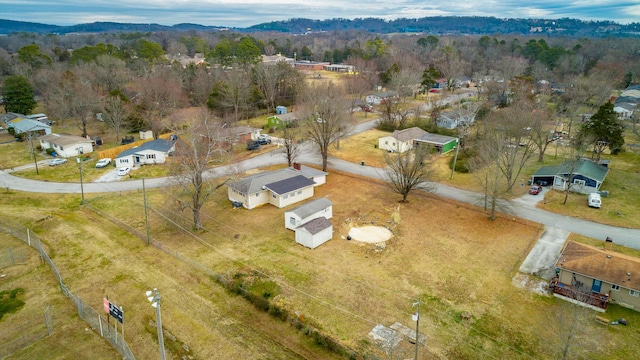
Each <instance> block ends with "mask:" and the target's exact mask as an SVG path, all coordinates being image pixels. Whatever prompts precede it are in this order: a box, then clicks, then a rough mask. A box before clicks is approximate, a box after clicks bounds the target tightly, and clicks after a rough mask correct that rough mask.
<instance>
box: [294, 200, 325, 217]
mask: <svg viewBox="0 0 640 360" xmlns="http://www.w3.org/2000/svg"><path fill="white" fill-rule="evenodd" d="M332 205H333V203H332V202H331V201H329V199H327V198H320V199H316V200H312V201H309V202H308V203H305V204H302V205H300V206H298V207H296V208H294V209H291V210H289V211H288V212H292V213H294V214H296V215H298V216H299V217H300V218H301V219H305V218H307V217H309V216H311V215H313V214H315V213H317V212H318V211H320V210H323V209H326V208H328V207H329V206H332Z"/></svg>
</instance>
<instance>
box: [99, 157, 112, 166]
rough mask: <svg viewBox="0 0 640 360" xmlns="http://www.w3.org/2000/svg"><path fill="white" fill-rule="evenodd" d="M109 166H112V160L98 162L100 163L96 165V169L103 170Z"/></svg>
mask: <svg viewBox="0 0 640 360" xmlns="http://www.w3.org/2000/svg"><path fill="white" fill-rule="evenodd" d="M109 164H111V159H110V158H104V159H100V160H98V162H97V163H96V167H97V168H103V167H106V166H107V165H109Z"/></svg>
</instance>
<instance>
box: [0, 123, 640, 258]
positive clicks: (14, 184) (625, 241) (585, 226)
mask: <svg viewBox="0 0 640 360" xmlns="http://www.w3.org/2000/svg"><path fill="white" fill-rule="evenodd" d="M376 120H377V119H374V120H371V121H368V122H365V123H361V124H358V125H357V126H356V127H354V129H353V130H352V132H351V133H352V134H355V133H359V132H362V131H365V130H368V129H371V128H373V127H374V125H375V121H376ZM303 146H304V148H303V151H302V152H301V155H300V156H299V157H298V161H300V162H303V163H310V164H316V165H317V164H320V163H321V161H320V157H319V155H317V154H315V152H314V151H313V149H312V148H311V145H310V144H309V143H305V144H303ZM43 163H45V164H46V161H44V162H43ZM283 163H286V159H285V157H284V155H283V154H281V153H280V152H278V151H277V150H276V151H271V152H268V153H264V154H261V155H259V156H256V157H253V158H250V159H246V160H244V161H242V162H240V163H237V164H230V165H225V166H220V167H216V168H213V169H211V170H208V171H207V173H206V174H205V176H206V177H207V178H219V177H225V176H233V175H235V174H239V173H242V172H243V171H244V170H247V169H255V168H260V167H264V166H269V165H276V164H283ZM26 166H27V167H28V166H29V165H26ZM328 167H329V168H330V169H336V170H340V171H343V172H348V173H352V174H358V175H362V176H366V177H370V178H376V179H384V175H383V172H382V170H381V169H379V168H374V167H370V166H362V165H360V164H355V163H351V162H347V161H344V160H340V159H336V158H330V159H329V163H328ZM170 181H171V180H170V178H156V179H147V180H145V186H146V187H148V188H157V187H162V186H167V185H170ZM433 186H434V188H435V189H436V190H435V193H436V194H437V195H439V196H442V197H446V198H451V199H454V200H458V201H461V202H465V203H469V204H474V205H476V204H478V203H479V202H480V199H481V195H479V194H477V193H474V192H471V191H467V190H461V189H457V188H454V187H451V186H447V185H443V184H438V183H434V184H433ZM0 187H2V188H9V189H12V190H19V191H25V192H39V193H80V192H81V189H80V184H79V183H56V182H43V181H36V180H29V179H23V178H18V177H15V176H12V175H10V172H8V171H0ZM141 189H142V180H125V181H117V182H91V183H84V184H83V190H84V192H85V193H102V192H118V191H131V190H141ZM508 205H509V208H510V209H511V213H512V214H513V215H514V216H518V217H520V218H523V219H527V220H530V221H533V222H537V223H541V224H544V225H545V226H547V227H552V228H557V229H561V230H565V231H569V232H573V233H576V234H580V235H584V236H588V237H591V238H595V239H600V240H604V239H606V238H607V237H611V238H612V239H613V241H614V242H615V243H616V244H620V245H623V246H626V247H630V248H634V249H638V250H640V229H626V228H619V227H615V226H610V225H603V224H598V223H594V222H590V221H586V220H582V219H577V218H573V217H570V216H565V215H560V214H556V213H552V212H548V211H544V210H541V209H538V208H536V207H535V204H532V203H530V202H527V201H522V200H521V199H515V200H511V201H509V204H508Z"/></svg>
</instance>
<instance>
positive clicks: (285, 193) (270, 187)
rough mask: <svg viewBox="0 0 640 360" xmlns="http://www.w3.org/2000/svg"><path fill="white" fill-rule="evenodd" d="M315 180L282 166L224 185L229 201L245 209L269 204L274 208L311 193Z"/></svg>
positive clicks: (310, 195)
mask: <svg viewBox="0 0 640 360" xmlns="http://www.w3.org/2000/svg"><path fill="white" fill-rule="evenodd" d="M314 186H315V182H314V181H313V178H312V177H310V176H309V175H307V174H305V173H304V172H302V171H299V170H296V169H293V168H285V169H280V170H274V171H265V172H261V173H258V174H253V175H250V176H247V177H245V178H243V179H240V180H237V181H234V182H231V183H229V184H228V185H227V194H228V197H229V200H230V201H232V202H238V203H241V204H242V206H243V207H245V208H247V209H253V208H255V207H256V206H260V205H264V204H272V205H274V206H276V207H278V208H283V207H285V206H288V205H291V204H295V203H297V202H299V201H302V200H305V199H308V198H310V197H313V194H314V191H313V188H314Z"/></svg>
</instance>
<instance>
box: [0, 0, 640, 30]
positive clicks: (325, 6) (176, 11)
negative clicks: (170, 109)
mask: <svg viewBox="0 0 640 360" xmlns="http://www.w3.org/2000/svg"><path fill="white" fill-rule="evenodd" d="M450 15H454V16H495V17H498V18H544V19H557V18H562V17H568V18H576V19H582V20H611V21H616V22H619V23H622V24H628V23H630V22H640V0H617V1H616V0H536V1H533V0H462V1H460V0H458V1H455V0H454V1H442V0H440V1H429V0H366V1H361V0H319V1H313V0H263V1H260V0H170V1H168V0H98V1H91V0H86V1H83V0H0V18H4V19H9V20H19V21H31V22H38V23H44V24H51V25H75V24H83V23H91V22H95V21H113V22H124V23H156V24H161V25H175V24H180V23H194V24H201V25H213V26H228V27H248V26H251V25H256V24H260V23H264V22H269V21H276V20H287V19H291V18H309V19H333V18H347V19H354V18H366V17H376V18H384V19H388V20H392V19H397V18H421V17H427V16H450Z"/></svg>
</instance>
